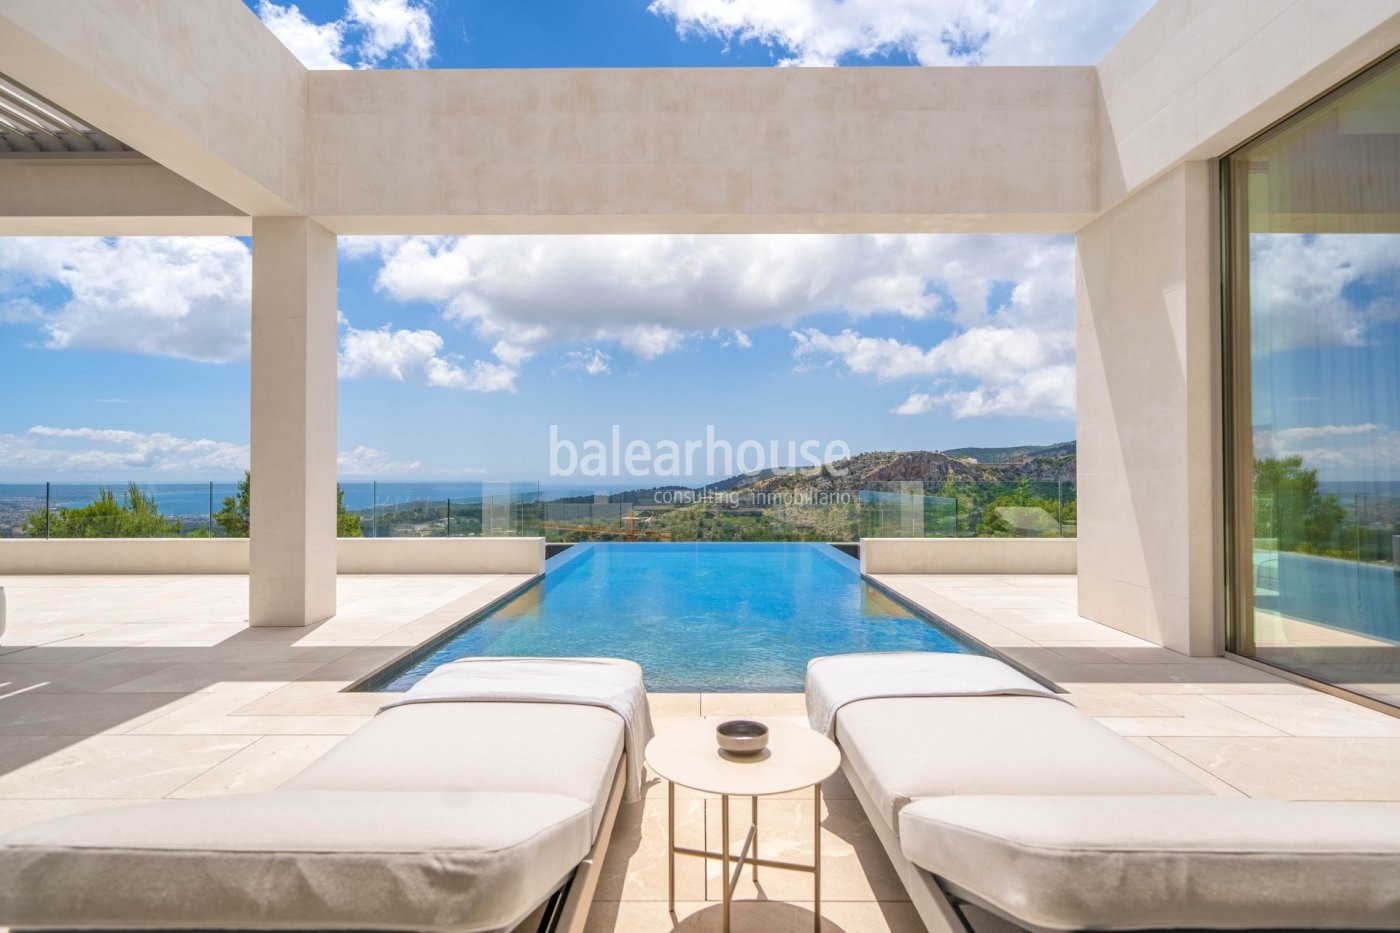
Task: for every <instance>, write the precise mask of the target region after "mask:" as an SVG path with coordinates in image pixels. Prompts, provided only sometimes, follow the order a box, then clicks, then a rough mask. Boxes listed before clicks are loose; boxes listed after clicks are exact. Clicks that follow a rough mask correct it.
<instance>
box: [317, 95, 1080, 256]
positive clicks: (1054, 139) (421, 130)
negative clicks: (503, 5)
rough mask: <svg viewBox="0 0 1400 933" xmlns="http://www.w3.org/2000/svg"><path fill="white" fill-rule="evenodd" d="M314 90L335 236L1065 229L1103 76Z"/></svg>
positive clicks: (1073, 211) (1072, 222)
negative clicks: (382, 234)
mask: <svg viewBox="0 0 1400 933" xmlns="http://www.w3.org/2000/svg"><path fill="white" fill-rule="evenodd" d="M310 82H311V84H310V113H311V123H310V131H309V136H308V139H309V152H308V158H309V162H310V171H311V178H312V183H311V184H312V187H311V211H312V213H314V214H316V215H318V216H320V217H321V218H322V220H323V222H324V223H325V224H326V225H327V226H329V227H331V229H333V230H335V231H336V232H337V233H342V234H344V233H388V232H393V233H424V232H515V233H534V232H550V233H560V232H595V233H597V232H618V231H629V232H640V231H673V230H674V231H685V232H709V231H726V232H764V231H800V232H809V233H811V232H897V231H906V230H908V231H922V230H929V231H962V230H997V231H1015V230H1049V231H1072V230H1074V229H1076V228H1077V227H1078V226H1079V225H1080V224H1082V223H1083V222H1084V221H1086V220H1087V219H1088V218H1089V216H1091V215H1092V213H1093V211H1094V208H1095V202H1094V199H1095V192H1094V187H1095V170H1096V166H1095V159H1096V151H1095V139H1094V134H1093V128H1094V126H1095V112H1094V111H1095V97H1096V81H1095V75H1094V70H1093V69H1092V68H977V69H966V68H852V69H829V68H810V69H809V68H790V69H769V68H763V69H752V68H693V69H617V70H610V69H595V70H551V69H531V70H520V71H517V70H475V71H473V70H465V71H417V72H410V71H394V72H388V71H376V72H365V71H342V72H313V73H312V74H311V77H310ZM386 179H392V180H393V183H392V185H390V184H386V183H385V181H386Z"/></svg>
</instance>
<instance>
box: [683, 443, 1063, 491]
mask: <svg viewBox="0 0 1400 933" xmlns="http://www.w3.org/2000/svg"><path fill="white" fill-rule="evenodd" d="M977 449H978V450H980V451H981V452H982V453H984V454H991V455H992V459H989V461H988V462H980V461H981V458H978V460H979V462H976V463H973V462H969V461H968V460H966V459H961V458H959V457H956V456H950V454H952V453H954V452H953V451H948V452H946V453H939V452H937V451H932V450H885V451H872V452H870V453H864V454H857V455H856V456H854V457H851V458H850V459H848V460H839V461H837V462H836V463H835V464H833V466H834V467H836V468H837V471H836V472H840V473H842V474H843V475H832V472H829V471H823V472H822V473H821V474H820V475H818V476H812V475H810V474H807V473H804V472H798V473H795V474H787V475H783V474H775V473H774V472H773V471H771V470H765V471H762V472H759V473H751V474H747V475H744V476H735V477H731V478H730V479H727V480H725V481H724V482H723V483H717V484H713V485H711V486H710V487H708V488H709V489H711V490H720V489H724V490H742V491H745V492H750V491H752V492H774V491H778V490H784V489H795V488H801V489H803V490H808V491H815V492H843V491H848V490H859V489H869V488H872V486H873V485H874V486H875V488H878V485H876V484H882V483H899V482H922V483H923V484H924V486H925V488H926V489H930V488H933V487H937V486H941V485H943V483H945V482H946V481H947V480H948V479H950V478H951V479H953V480H954V481H955V482H974V483H975V482H994V483H1008V482H1016V481H1019V480H1022V479H1029V480H1035V481H1051V482H1053V481H1057V480H1063V481H1069V482H1073V481H1074V478H1075V444H1074V442H1073V441H1070V442H1068V443H1067V444H1055V445H1052V446H1048V447H1043V448H1007V449H1008V450H1010V451H1014V453H1012V454H1010V455H1007V456H1005V457H998V456H996V455H997V454H999V453H1001V449H998V448H977ZM1024 451H1032V453H1025V452H1024ZM1040 451H1044V453H1041V452H1040Z"/></svg>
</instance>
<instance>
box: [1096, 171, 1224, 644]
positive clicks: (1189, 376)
mask: <svg viewBox="0 0 1400 933" xmlns="http://www.w3.org/2000/svg"><path fill="white" fill-rule="evenodd" d="M1212 205H1213V199H1212V192H1211V177H1210V171H1209V168H1208V166H1207V165H1206V164H1205V163H1202V162H1193V163H1188V164H1187V165H1184V166H1181V167H1179V168H1177V169H1175V170H1173V171H1172V172H1170V173H1168V174H1167V175H1166V176H1165V177H1163V178H1162V179H1160V180H1159V181H1156V182H1154V183H1152V184H1151V185H1149V186H1147V187H1146V188H1144V189H1143V190H1141V191H1139V192H1137V193H1136V194H1134V195H1133V196H1132V197H1131V198H1129V199H1127V200H1126V201H1124V202H1123V203H1122V204H1121V205H1119V206H1118V207H1116V208H1114V209H1113V210H1112V211H1109V212H1108V213H1107V214H1105V215H1104V216H1103V217H1101V218H1099V219H1098V220H1096V221H1094V223H1092V224H1090V225H1089V226H1088V227H1085V228H1084V230H1082V231H1080V233H1079V237H1078V263H1077V271H1076V287H1077V292H1078V295H1077V304H1078V312H1077V328H1076V333H1077V338H1076V345H1077V350H1078V397H1079V402H1078V439H1079V505H1078V509H1079V511H1078V519H1079V524H1078V535H1079V609H1080V612H1081V613H1082V614H1083V615H1084V616H1085V617H1086V618H1089V619H1093V620H1095V621H1097V622H1102V623H1104V624H1106V625H1111V626H1113V627H1114V628H1117V629H1121V630H1122V631H1125V632H1129V633H1131V634H1133V635H1137V636H1140V637H1142V638H1146V639H1148V640H1149V641H1154V642H1156V643H1157V644H1160V645H1165V646H1166V647H1168V648H1173V649H1175V650H1177V651H1181V652H1185V653H1188V654H1213V653H1216V651H1217V650H1218V644H1217V638H1216V628H1215V619H1216V615H1217V609H1218V608H1219V607H1217V606H1216V605H1215V602H1214V573H1215V568H1216V565H1217V562H1218V554H1217V547H1216V543H1215V542H1216V535H1215V521H1216V515H1217V511H1216V497H1215V494H1214V491H1213V476H1214V468H1215V455H1216V447H1215V444H1216V441H1215V439H1216V437H1217V433H1218V420H1217V415H1216V410H1217V403H1216V401H1215V399H1214V394H1215V388H1214V387H1215V382H1216V373H1217V369H1218V366H1217V363H1216V359H1215V353H1216V352H1217V351H1216V350H1215V333H1216V328H1217V326H1218V325H1217V313H1218V312H1217V310H1216V305H1215V296H1214V289H1213V286H1212V283H1213V281H1214V277H1213V275H1212V255H1213V248H1214V247H1213V243H1214V240H1213V238H1212V235H1211V233H1212V230H1213V225H1214V220H1215V213H1214V210H1213V206H1212Z"/></svg>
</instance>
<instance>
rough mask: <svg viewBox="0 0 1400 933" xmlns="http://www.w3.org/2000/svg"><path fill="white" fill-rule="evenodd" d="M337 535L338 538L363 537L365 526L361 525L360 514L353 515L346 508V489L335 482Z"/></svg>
mask: <svg viewBox="0 0 1400 933" xmlns="http://www.w3.org/2000/svg"><path fill="white" fill-rule="evenodd" d="M335 536H336V537H337V538H363V537H364V536H365V530H364V528H362V527H360V516H358V515H352V514H351V513H350V512H348V511H346V509H345V490H344V489H341V488H340V484H339V483H336V484H335Z"/></svg>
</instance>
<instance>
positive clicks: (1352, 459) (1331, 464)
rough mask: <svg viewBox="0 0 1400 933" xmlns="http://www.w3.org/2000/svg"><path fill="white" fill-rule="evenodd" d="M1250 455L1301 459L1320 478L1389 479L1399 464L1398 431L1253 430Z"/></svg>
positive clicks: (1357, 427) (1337, 427) (1345, 427)
mask: <svg viewBox="0 0 1400 933" xmlns="http://www.w3.org/2000/svg"><path fill="white" fill-rule="evenodd" d="M1254 456H1256V457H1260V458H1264V457H1279V458H1282V457H1302V458H1303V463H1304V465H1305V466H1307V467H1308V468H1311V469H1315V470H1317V471H1318V475H1319V476H1321V477H1322V478H1323V479H1332V480H1367V479H1384V480H1391V479H1394V476H1395V465H1396V464H1397V463H1400V429H1397V428H1394V427H1391V426H1389V425H1383V424H1376V423H1374V422H1369V421H1368V422H1364V423H1361V424H1320V425H1305V426H1299V427H1293V428H1279V429H1270V428H1267V427H1263V428H1258V427H1257V428H1256V429H1255V431H1254Z"/></svg>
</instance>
